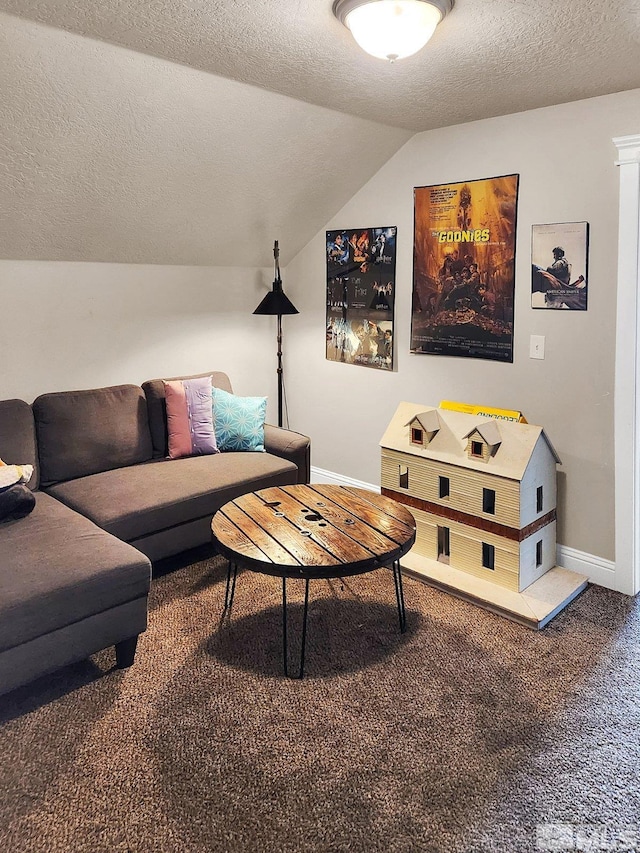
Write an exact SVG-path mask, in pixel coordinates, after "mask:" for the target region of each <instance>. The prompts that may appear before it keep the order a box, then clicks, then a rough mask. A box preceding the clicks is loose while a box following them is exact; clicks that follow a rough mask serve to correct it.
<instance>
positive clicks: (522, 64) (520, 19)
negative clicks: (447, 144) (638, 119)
mask: <svg viewBox="0 0 640 853" xmlns="http://www.w3.org/2000/svg"><path fill="white" fill-rule="evenodd" d="M332 3H333V0H99V2H96V0H0V9H4V10H5V11H8V12H12V13H14V14H17V15H22V16H24V17H26V18H32V19H33V20H37V21H41V22H42V23H46V24H50V25H51V26H55V27H60V28H62V29H66V30H68V31H70V32H75V33H80V34H83V35H86V36H90V37H92V38H96V39H101V40H103V41H107V42H112V43H113V44H119V45H122V46H124V47H128V48H131V49H132V50H136V51H142V52H144V53H148V54H150V55H152V56H159V57H164V58H165V59H170V60H172V61H174V62H179V63H182V64H184V65H189V66H191V67H193V68H199V69H201V70H203V71H208V72H211V73H213V74H219V75H222V76H224V77H228V78H229V79H233V80H240V81H242V82H244V83H251V84H253V85H256V86H261V87H263V88H265V89H269V90H271V91H274V92H280V93H281V94H285V95H289V96H290V97H293V98H296V99H298V100H302V101H307V102H309V103H313V104H318V105H321V106H324V107H329V108H332V109H337V110H341V111H343V112H346V113H349V114H351V115H355V116H359V117H361V118H366V119H369V120H371V121H376V122H382V123H385V124H392V125H395V126H397V127H404V128H407V129H410V130H413V131H419V130H428V129H431V128H434V127H442V126H444V125H452V124H459V123H463V122H467V121H472V120H475V119H481V118H487V117H489V116H495V115H506V114H508V113H512V112H519V111H522V110H528V109H533V108H536V107H543V106H549V105H551V104H559V103H566V102H568V101H573V100H579V99H581V98H588V97H593V96H596V95H604V94H609V93H611V92H618V91H623V90H626V89H633V88H636V87H638V86H640V56H639V54H640V0H614V2H612V0H561V2H558V0H455V5H454V8H453V10H452V12H450V13H449V15H448V16H447V17H446V18H445V20H444V21H443V22H442V24H441V25H440V26H439V27H438V30H437V31H436V34H435V36H434V37H433V39H432V41H431V42H430V43H429V45H428V46H427V48H426V49H425V50H423V51H422V52H420V53H419V54H417V55H416V56H414V57H411V58H409V59H405V60H403V61H401V62H398V63H396V64H395V65H389V64H387V63H385V62H382V61H380V60H375V59H372V58H371V57H369V56H366V55H365V54H364V53H363V52H362V51H361V50H360V48H358V47H357V46H356V45H355V43H354V42H353V39H352V38H351V36H350V34H349V32H348V31H347V30H346V29H345V27H343V26H342V25H341V24H340V23H339V22H338V21H337V20H336V18H335V17H334V16H333V14H332V11H331V8H332Z"/></svg>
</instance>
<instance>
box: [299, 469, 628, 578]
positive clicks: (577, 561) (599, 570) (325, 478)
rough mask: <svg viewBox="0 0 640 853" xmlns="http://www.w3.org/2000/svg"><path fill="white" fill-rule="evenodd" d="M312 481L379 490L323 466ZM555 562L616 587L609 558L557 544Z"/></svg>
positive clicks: (613, 569)
mask: <svg viewBox="0 0 640 853" xmlns="http://www.w3.org/2000/svg"><path fill="white" fill-rule="evenodd" d="M311 482H312V483H330V484H331V485H332V486H354V487H355V488H358V489H367V491H369V492H379V491H380V486H376V485H374V484H373V483H365V482H364V481H362V480H354V479H353V477H345V476H344V475H343V474H336V473H335V471H326V470H325V469H324V468H316V467H315V466H313V465H312V466H311ZM556 560H557V564H558V565H559V566H562V567H563V568H564V569H569V570H570V571H572V572H578V574H581V575H586V576H587V577H588V578H589V580H590V581H591V583H597V584H598V585H599V586H605V587H607V589H616V565H615V563H613V562H611V560H605V559H603V558H602V557H596V556H595V555H594V554H587V553H586V552H585V551H577V550H576V549H575V548H569V547H568V546H566V545H558V546H557V557H556Z"/></svg>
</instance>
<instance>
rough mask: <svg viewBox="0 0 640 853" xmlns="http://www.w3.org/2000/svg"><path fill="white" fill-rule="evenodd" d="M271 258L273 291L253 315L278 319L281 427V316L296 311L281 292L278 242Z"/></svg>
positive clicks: (280, 418) (280, 412)
mask: <svg viewBox="0 0 640 853" xmlns="http://www.w3.org/2000/svg"><path fill="white" fill-rule="evenodd" d="M273 258H274V262H275V276H274V280H273V289H272V290H271V291H270V292H269V293H267V295H266V296H265V298H264V299H263V300H262V302H261V303H260V305H258V307H257V308H256V310H255V311H254V312H253V313H254V314H270V315H272V316H273V315H275V316H276V317H277V318H278V353H277V354H278V426H279V427H281V426H282V389H283V381H282V315H283V314H298V313H299V312H298V309H297V308H296V307H295V305H294V304H293V302H291V300H290V299H289V297H288V296H286V295H285V293H284V292H283V290H282V279H281V278H280V249H279V248H278V241H277V240H276V241H275V242H274V244H273Z"/></svg>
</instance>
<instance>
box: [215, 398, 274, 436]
mask: <svg viewBox="0 0 640 853" xmlns="http://www.w3.org/2000/svg"><path fill="white" fill-rule="evenodd" d="M212 397H213V429H214V432H215V434H216V441H217V443H218V448H219V450H222V451H225V450H261V451H262V450H264V419H265V415H266V413H267V398H266V397H236V395H235V394H229V393H228V392H227V391H223V390H222V389H221V388H213V389H212Z"/></svg>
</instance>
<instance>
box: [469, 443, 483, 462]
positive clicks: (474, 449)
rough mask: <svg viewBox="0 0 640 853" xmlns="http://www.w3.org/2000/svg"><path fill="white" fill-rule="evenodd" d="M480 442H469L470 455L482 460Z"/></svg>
mask: <svg viewBox="0 0 640 853" xmlns="http://www.w3.org/2000/svg"><path fill="white" fill-rule="evenodd" d="M482 447H483V445H482V442H481V441H472V442H471V455H472V456H479V457H480V458H482Z"/></svg>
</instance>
